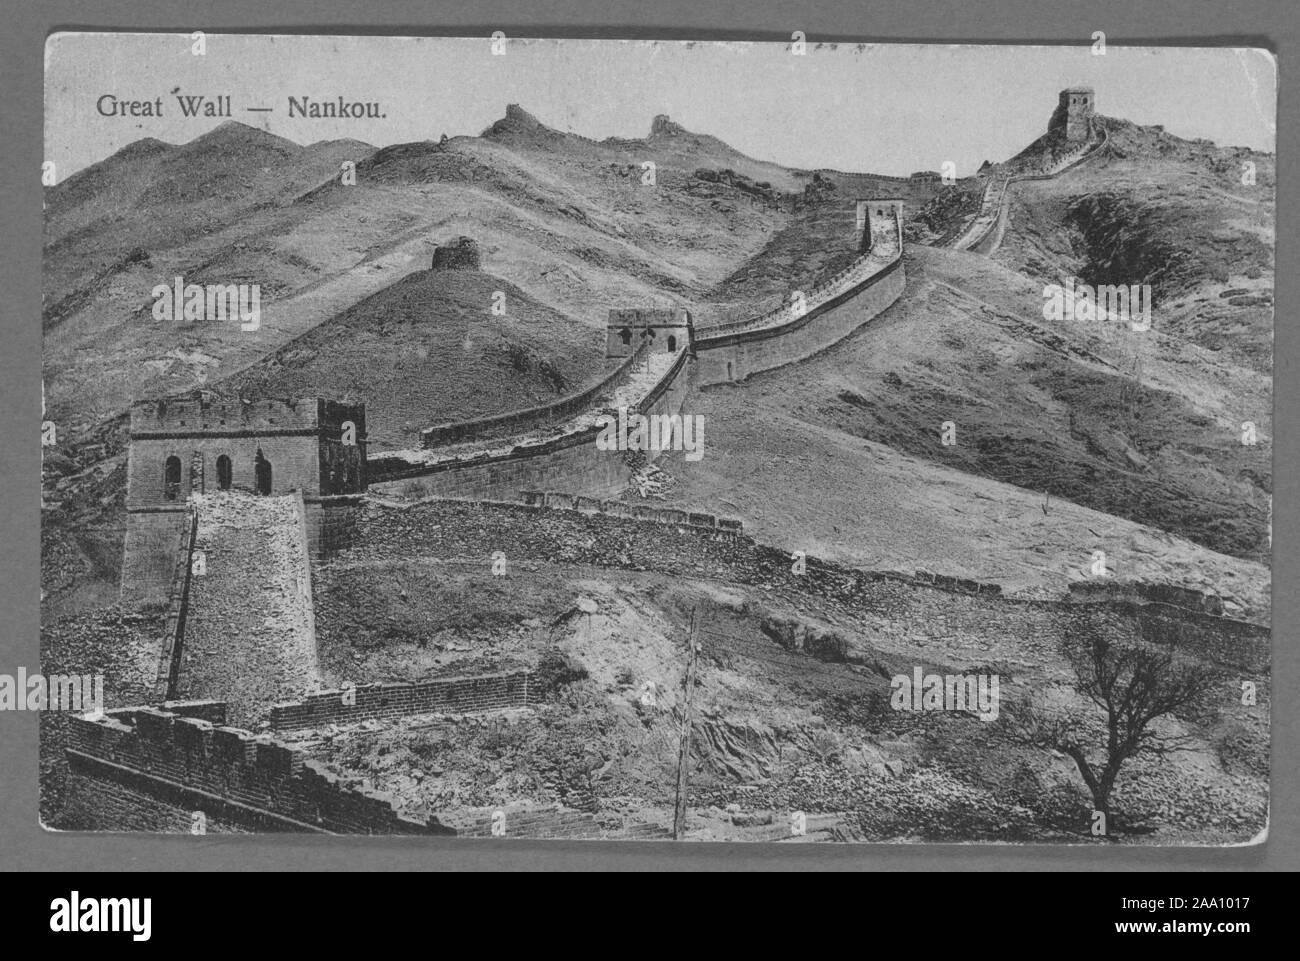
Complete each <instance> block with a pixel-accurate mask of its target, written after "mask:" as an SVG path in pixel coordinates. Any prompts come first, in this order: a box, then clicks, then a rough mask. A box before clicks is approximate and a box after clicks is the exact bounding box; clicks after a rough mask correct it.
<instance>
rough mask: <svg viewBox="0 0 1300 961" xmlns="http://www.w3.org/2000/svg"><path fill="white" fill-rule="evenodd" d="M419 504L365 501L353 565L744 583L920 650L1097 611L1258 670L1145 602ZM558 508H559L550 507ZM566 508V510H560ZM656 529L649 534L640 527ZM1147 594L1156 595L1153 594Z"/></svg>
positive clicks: (635, 528) (702, 537) (582, 514)
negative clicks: (541, 567) (360, 561)
mask: <svg viewBox="0 0 1300 961" xmlns="http://www.w3.org/2000/svg"><path fill="white" fill-rule="evenodd" d="M531 497H532V499H533V503H530V504H522V503H521V504H508V503H494V502H493V503H489V502H457V501H429V502H426V503H422V504H416V505H412V506H409V507H403V508H397V507H389V506H385V505H380V504H370V505H368V507H367V510H366V517H365V523H364V524H363V530H362V535H361V537H360V538H359V541H358V544H357V546H356V548H355V549H354V553H353V556H355V557H362V558H363V557H368V556H370V555H372V554H373V556H375V557H376V558H391V557H394V556H398V557H412V558H413V557H435V558H441V559H463V558H466V557H468V556H470V555H471V552H473V553H476V554H479V555H481V556H482V557H483V558H484V559H486V558H487V557H489V556H490V555H491V554H492V553H493V552H495V551H501V552H503V553H504V554H505V556H506V558H507V559H508V560H510V561H512V562H520V561H525V560H537V561H543V562H548V563H554V564H565V565H574V566H592V567H603V568H622V569H627V570H633V571H646V570H648V571H657V572H660V573H663V574H666V575H670V576H681V574H682V572H683V571H689V572H691V576H694V577H704V578H714V579H717V580H722V581H728V582H731V583H737V584H746V585H751V586H754V587H756V588H758V589H760V590H763V591H765V592H767V591H771V592H774V593H775V594H780V595H784V596H785V597H787V599H789V600H791V601H794V602H796V603H801V602H803V601H806V600H807V599H809V598H815V599H816V600H817V606H819V607H823V606H826V605H827V604H843V605H848V606H849V607H851V608H852V609H853V610H854V611H855V612H857V613H858V614H861V615H867V616H874V617H877V618H879V621H878V623H877V626H876V627H875V628H874V630H876V631H878V632H879V633H880V634H881V635H882V639H883V638H884V637H888V638H889V639H891V640H892V641H893V642H894V643H896V644H897V645H899V646H907V647H917V646H921V647H924V645H925V643H926V642H927V641H937V642H942V644H943V647H944V649H947V647H948V646H949V645H950V644H951V643H958V642H960V643H961V644H966V645H969V646H971V647H972V648H975V649H981V650H988V651H990V652H992V651H997V650H1010V648H1009V647H1008V645H1012V646H1014V645H1019V646H1020V647H1022V648H1025V647H1035V646H1044V645H1045V646H1047V647H1054V646H1055V645H1056V643H1057V642H1058V641H1059V639H1060V638H1061V637H1062V636H1063V634H1064V632H1065V631H1067V630H1068V629H1069V627H1070V625H1071V624H1073V623H1074V622H1075V621H1076V620H1077V618H1079V617H1080V616H1085V615H1095V614H1098V613H1108V614H1109V615H1113V616H1114V617H1116V618H1117V619H1118V620H1119V621H1121V622H1122V623H1123V625H1124V629H1125V630H1128V631H1140V632H1143V636H1158V637H1159V639H1161V640H1164V641H1172V642H1177V643H1185V644H1186V645H1188V646H1189V647H1190V648H1194V649H1196V650H1199V651H1203V652H1204V653H1206V655H1207V656H1210V657H1213V658H1214V659H1216V660H1219V661H1221V662H1222V663H1225V664H1233V665H1238V666H1240V667H1241V668H1243V669H1250V670H1252V671H1258V672H1267V670H1268V664H1269V630H1268V628H1267V627H1265V626H1262V625H1259V624H1254V623H1248V622H1245V621H1240V620H1234V619H1230V618H1226V617H1220V616H1215V615H1213V614H1209V613H1206V612H1205V611H1204V610H1200V611H1198V610H1195V609H1192V608H1181V607H1176V606H1172V605H1169V604H1166V603H1163V602H1156V601H1152V600H1150V599H1149V597H1138V598H1136V599H1134V600H1129V599H1127V598H1110V599H1107V600H1106V601H1104V602H1102V603H1101V604H1100V605H1096V606H1090V607H1086V606H1085V605H1084V604H1083V603H1081V602H1080V601H1079V600H1078V599H1077V598H1074V597H1068V598H1060V599H1051V600H1039V599H1032V600H1031V599H1017V598H1007V597H1004V596H1002V589H1001V587H1000V586H999V585H997V584H988V583H982V582H978V581H974V580H969V579H964V578H956V577H950V576H946V575H943V574H935V573H931V572H928V571H916V572H914V573H904V572H899V571H863V570H858V569H855V568H848V567H841V566H839V565H835V564H830V563H826V562H824V561H821V560H819V559H817V558H813V557H809V558H807V559H806V566H807V570H806V573H804V574H795V573H794V572H793V571H792V570H791V566H792V564H791V558H790V555H789V553H787V552H786V551H784V550H781V549H778V548H774V547H769V546H766V545H762V544H757V543H755V542H754V540H753V539H752V538H750V537H749V536H747V535H745V534H744V533H742V532H735V533H729V534H725V535H724V534H722V533H721V532H717V531H714V532H710V531H709V530H708V529H707V528H703V527H702V526H699V527H697V526H694V525H691V524H658V523H656V521H654V520H652V519H650V518H646V519H639V518H623V517H616V516H611V515H609V514H604V513H594V512H590V511H584V510H581V509H579V506H578V505H579V503H580V502H582V500H584V499H580V498H575V502H574V509H571V510H570V509H559V510H556V509H552V508H548V507H545V506H541V505H540V504H538V503H537V502H536V499H537V496H536V494H533V495H531ZM561 503H562V502H561ZM563 506H567V505H563ZM651 523H656V526H655V527H654V528H653V529H652V530H647V526H648V525H649V524H651ZM1156 593H1159V592H1158V591H1157V592H1156Z"/></svg>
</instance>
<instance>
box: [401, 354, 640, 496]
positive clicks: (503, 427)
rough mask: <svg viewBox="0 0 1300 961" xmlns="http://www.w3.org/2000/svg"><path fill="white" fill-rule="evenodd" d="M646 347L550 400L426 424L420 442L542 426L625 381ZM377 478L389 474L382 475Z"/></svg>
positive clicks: (443, 441) (451, 441)
mask: <svg viewBox="0 0 1300 961" xmlns="http://www.w3.org/2000/svg"><path fill="white" fill-rule="evenodd" d="M645 349H646V345H645V344H644V343H643V344H639V345H638V346H637V349H636V351H635V353H633V354H632V355H630V356H628V357H626V358H624V359H623V360H622V361H621V362H620V363H619V364H618V365H617V366H616V367H615V368H614V369H613V370H612V371H611V372H610V373H608V374H607V375H606V376H605V377H603V378H602V379H601V380H600V382H599V383H598V384H596V385H595V386H593V387H589V388H587V389H586V390H584V391H580V392H579V393H576V394H570V395H569V396H568V397H564V398H561V399H560V400H557V401H555V402H554V403H551V404H541V405H539V406H537V407H527V408H524V409H522V410H512V411H509V412H507V413H505V414H496V415H494V416H492V417H480V418H478V419H477V420H464V421H457V422H455V423H451V424H438V425H436V426H434V427H427V428H425V429H424V430H422V431H420V444H421V446H423V447H441V446H443V445H445V444H457V443H460V442H461V441H467V440H473V439H476V438H480V437H486V436H489V435H492V434H496V433H500V432H503V431H510V432H523V431H528V430H536V429H537V428H539V427H543V426H546V425H548V424H553V423H556V422H558V421H560V420H563V419H564V418H566V417H571V416H572V415H574V414H578V413H581V412H582V411H584V410H586V409H587V408H588V407H591V406H592V404H593V403H595V402H596V401H597V400H599V399H600V398H602V397H604V396H606V395H607V394H610V393H612V392H613V391H614V390H615V389H616V388H617V387H618V386H619V385H620V384H623V383H625V382H626V381H627V379H628V375H629V373H630V372H631V370H632V368H633V367H635V366H636V364H637V363H638V362H639V361H640V360H641V359H642V354H643V352H644V351H645ZM377 466H378V465H377ZM376 479H377V480H382V479H387V478H384V477H379V478H376Z"/></svg>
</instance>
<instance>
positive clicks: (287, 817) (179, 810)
mask: <svg viewBox="0 0 1300 961" xmlns="http://www.w3.org/2000/svg"><path fill="white" fill-rule="evenodd" d="M178 707H179V708H180V709H179V710H178V709H177V708H178ZM183 707H184V706H183V705H181V706H177V705H173V706H172V708H173V709H172V710H162V709H157V708H149V707H141V708H130V709H127V710H123V711H113V712H110V713H108V714H106V715H104V716H102V717H100V718H98V719H90V718H86V717H76V718H72V719H70V722H69V724H68V730H67V747H66V754H67V760H68V769H69V778H70V784H69V792H70V797H69V802H68V805H67V807H66V809H65V821H66V823H67V824H68V825H69V826H70V827H74V828H77V829H89V830H115V831H161V832H175V831H181V832H185V833H189V832H190V831H191V827H192V825H193V824H194V823H195V813H196V812H202V814H203V816H204V820H205V822H206V824H205V827H206V830H207V831H209V832H212V833H224V832H231V831H234V832H249V831H257V832H263V831H283V832H303V833H327V834H453V833H455V832H454V831H452V830H451V829H449V828H446V827H443V826H442V825H440V824H438V823H437V822H436V821H434V820H432V819H430V820H429V821H427V822H419V821H416V820H413V819H410V818H405V817H402V816H400V815H398V814H397V812H396V811H395V810H394V808H393V805H392V803H391V800H390V799H389V798H388V797H387V796H386V795H383V794H380V793H378V792H375V791H370V790H368V789H366V788H364V787H353V786H350V785H348V784H346V783H345V782H344V781H343V780H342V779H340V778H339V777H338V776H337V775H336V774H334V773H333V772H331V771H330V770H329V769H328V768H327V767H326V766H325V765H324V764H322V763H320V762H318V761H312V760H308V759H306V758H305V757H304V755H303V754H302V753H301V752H299V751H298V750H297V749H295V748H293V747H291V746H289V745H287V744H284V743H282V742H279V741H276V740H275V739H274V738H271V737H269V736H267V735H254V734H252V733H251V732H249V731H244V730H240V729H238V728H232V727H225V726H223V723H222V722H223V721H224V717H223V715H222V714H221V713H220V711H219V709H218V707H217V706H216V705H213V704H212V703H211V702H209V703H207V704H205V705H203V706H202V709H201V710H200V711H198V712H185V711H184V710H183ZM187 713H197V714H199V715H201V716H186V714H187Z"/></svg>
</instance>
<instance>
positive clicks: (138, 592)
mask: <svg viewBox="0 0 1300 961" xmlns="http://www.w3.org/2000/svg"><path fill="white" fill-rule="evenodd" d="M187 519H188V513H187V511H186V507H185V505H184V504H178V505H176V506H175V507H174V508H171V509H169V510H146V511H131V512H128V513H127V515H126V536H125V538H124V540H123V544H122V585H121V599H122V603H123V604H126V605H128V606H133V605H140V604H166V603H168V601H169V599H170V588H171V583H172V575H173V573H174V570H175V566H176V545H177V543H178V542H179V541H178V538H179V537H180V534H181V531H182V530H183V529H184V527H185V524H186V521H187Z"/></svg>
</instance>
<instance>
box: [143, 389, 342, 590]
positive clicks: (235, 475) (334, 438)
mask: <svg viewBox="0 0 1300 961" xmlns="http://www.w3.org/2000/svg"><path fill="white" fill-rule="evenodd" d="M365 489H366V407H365V405H364V404H341V403H337V402H335V401H332V400H324V399H321V398H307V399H301V400H263V401H257V402H254V403H244V402H242V401H239V400H226V399H218V398H214V397H213V396H211V395H208V394H205V393H203V392H199V393H196V394H194V395H192V396H186V397H175V398H166V399H159V400H145V401H139V402H137V403H135V404H133V405H132V407H131V427H130V447H129V449H128V456H127V477H126V520H127V524H126V546H125V551H124V557H123V562H122V597H123V599H124V600H140V601H148V600H159V599H165V597H166V592H167V589H168V585H169V584H170V580H171V574H172V566H173V563H174V559H175V548H176V542H177V539H178V537H179V532H180V529H181V526H182V524H183V522H184V520H185V518H186V516H187V511H188V504H189V500H190V498H191V496H193V495H196V494H203V493H212V492H217V491H233V492H242V493H245V494H249V495H264V496H270V495H280V494H287V493H289V492H291V491H298V492H301V494H302V498H303V502H304V505H305V512H306V519H307V523H308V526H309V528H310V530H309V536H310V537H311V539H312V540H313V542H314V543H315V544H316V545H317V546H318V547H319V546H320V541H321V533H322V528H324V527H329V528H331V530H332V529H333V527H334V526H336V525H333V521H334V520H337V519H338V518H337V517H336V516H328V515H329V514H330V510H329V509H333V508H336V507H340V506H343V502H351V501H354V500H355V499H356V497H357V495H360V494H361V493H363V492H364V491H365ZM326 522H329V523H326ZM327 539H328V538H327Z"/></svg>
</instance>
